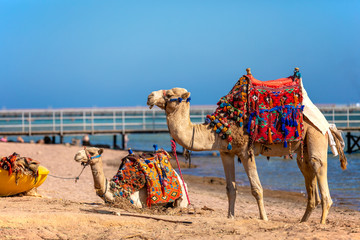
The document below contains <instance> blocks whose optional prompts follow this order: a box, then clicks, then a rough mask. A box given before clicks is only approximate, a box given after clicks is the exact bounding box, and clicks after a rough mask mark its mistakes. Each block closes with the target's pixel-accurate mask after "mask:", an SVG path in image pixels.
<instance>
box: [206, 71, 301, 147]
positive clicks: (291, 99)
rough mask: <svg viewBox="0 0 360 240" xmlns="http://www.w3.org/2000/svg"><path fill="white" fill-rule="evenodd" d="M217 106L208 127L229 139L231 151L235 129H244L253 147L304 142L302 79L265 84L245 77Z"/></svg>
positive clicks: (273, 81) (281, 80)
mask: <svg viewBox="0 0 360 240" xmlns="http://www.w3.org/2000/svg"><path fill="white" fill-rule="evenodd" d="M217 105H218V108H217V109H216V110H215V112H214V113H213V114H211V115H207V118H206V119H205V123H207V124H210V127H211V128H212V129H213V130H214V131H215V132H216V133H218V134H219V136H221V137H222V139H227V141H228V150H231V149H232V146H231V141H232V136H231V130H230V127H231V126H232V125H237V126H239V127H242V126H243V125H244V127H245V128H246V130H247V132H248V134H249V135H250V142H249V144H250V145H251V144H252V143H253V142H261V143H268V144H272V143H284V147H287V143H288V142H291V141H295V140H300V139H301V131H302V121H303V116H302V111H303V106H302V91H301V87H300V78H298V77H288V78H281V79H278V80H271V81H266V82H263V81H259V80H257V79H255V78H253V76H252V75H244V76H243V77H241V78H240V79H239V81H238V82H237V83H236V84H235V86H234V87H233V88H232V89H231V91H230V92H229V93H228V94H227V95H226V96H224V97H222V98H221V99H220V101H219V102H218V103H217Z"/></svg>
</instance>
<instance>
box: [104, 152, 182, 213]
mask: <svg viewBox="0 0 360 240" xmlns="http://www.w3.org/2000/svg"><path fill="white" fill-rule="evenodd" d="M143 187H146V189H147V192H148V198H147V202H146V204H147V206H148V207H150V206H151V205H152V204H158V203H170V202H174V201H175V200H176V199H178V198H180V197H181V196H182V192H181V185H180V183H179V180H178V178H177V175H176V173H175V171H174V169H173V168H172V167H171V164H170V155H169V154H168V153H167V152H166V151H165V150H163V149H161V150H158V151H156V153H145V154H142V155H139V156H135V155H133V154H129V155H128V156H126V157H125V158H123V159H122V162H121V165H120V167H119V170H118V172H117V173H116V175H115V176H114V177H113V179H112V180H111V181H110V188H111V189H112V191H113V192H114V196H115V197H125V198H127V199H129V201H130V202H131V203H133V202H132V200H131V199H130V195H131V194H133V193H134V192H135V191H138V190H140V189H141V188H143Z"/></svg>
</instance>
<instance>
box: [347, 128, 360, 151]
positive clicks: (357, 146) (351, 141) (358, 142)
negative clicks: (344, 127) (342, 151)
mask: <svg viewBox="0 0 360 240" xmlns="http://www.w3.org/2000/svg"><path fill="white" fill-rule="evenodd" d="M346 138H347V153H353V152H356V151H360V136H355V135H351V132H348V133H347V134H346Z"/></svg>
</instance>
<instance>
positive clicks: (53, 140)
mask: <svg viewBox="0 0 360 240" xmlns="http://www.w3.org/2000/svg"><path fill="white" fill-rule="evenodd" d="M51 142H52V144H55V136H52V140H51Z"/></svg>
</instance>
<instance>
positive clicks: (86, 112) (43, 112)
mask: <svg viewBox="0 0 360 240" xmlns="http://www.w3.org/2000/svg"><path fill="white" fill-rule="evenodd" d="M318 107H319V109H320V110H321V111H322V113H323V114H324V116H325V117H326V119H327V120H328V121H329V123H335V124H336V126H337V128H338V129H340V130H343V131H344V132H347V134H346V138H347V141H346V143H347V152H348V153H353V152H356V151H360V136H358V134H359V133H360V107H349V106H318ZM215 109H216V106H215V105H214V106H192V107H191V110H190V116H191V121H192V122H193V123H203V122H204V120H205V117H206V115H207V114H211V113H213V112H214V110H215ZM167 132H168V128H167V124H166V116H165V113H164V111H163V110H160V109H152V110H150V109H148V108H146V107H131V108H130V107H129V108H87V109H54V110H53V109H35V110H1V111H0V135H2V136H34V135H42V136H51V137H52V141H55V136H60V142H61V143H62V141H63V137H64V136H76V135H86V134H88V135H113V145H114V147H115V146H116V142H117V136H118V135H121V138H122V148H125V147H126V146H125V142H126V141H124V140H125V138H126V135H127V134H138V133H147V134H153V133H167Z"/></svg>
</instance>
